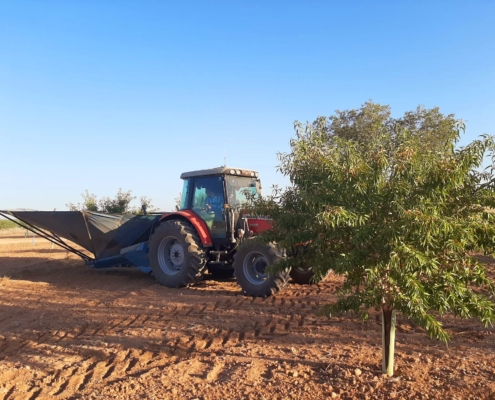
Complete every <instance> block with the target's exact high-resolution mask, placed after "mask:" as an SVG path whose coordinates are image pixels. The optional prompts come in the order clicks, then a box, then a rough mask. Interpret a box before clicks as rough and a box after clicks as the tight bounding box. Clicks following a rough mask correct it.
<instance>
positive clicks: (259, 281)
mask: <svg viewBox="0 0 495 400" xmlns="http://www.w3.org/2000/svg"><path fill="white" fill-rule="evenodd" d="M282 258H283V257H282V254H281V253H280V251H279V250H278V249H277V248H276V247H275V245H273V244H272V243H270V244H262V243H259V242H256V241H250V240H248V241H246V242H244V243H243V244H242V245H241V246H240V247H239V248H238V250H237V253H236V255H235V260H234V264H233V266H234V272H235V276H236V279H237V283H238V284H239V286H240V287H241V289H242V293H244V294H245V295H246V296H253V297H267V296H270V295H272V294H275V293H277V292H279V291H280V290H281V289H282V288H283V287H284V286H285V285H286V284H287V282H288V280H289V272H288V271H283V272H277V273H275V274H268V273H267V271H266V267H268V266H270V265H273V264H275V263H276V262H277V261H279V260H281V259H282Z"/></svg>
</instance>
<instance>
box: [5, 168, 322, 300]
mask: <svg viewBox="0 0 495 400" xmlns="http://www.w3.org/2000/svg"><path fill="white" fill-rule="evenodd" d="M181 179H183V180H184V183H183V190H182V198H181V202H180V207H179V211H175V212H166V213H163V214H162V213H160V214H156V213H152V214H149V215H115V214H102V213H96V212H90V211H50V212H48V211H12V210H11V211H0V215H1V216H3V217H5V218H7V219H9V220H11V221H14V222H16V223H19V224H21V225H22V226H23V227H25V228H26V229H29V230H31V231H32V232H34V233H37V234H38V235H40V236H43V237H45V238H46V239H48V240H51V241H53V242H55V243H56V244H58V245H59V246H61V247H63V248H65V249H66V250H68V251H71V252H73V253H75V254H77V255H78V256H79V257H81V258H82V259H83V260H84V261H85V262H86V264H87V265H89V266H91V267H93V268H109V267H115V266H135V267H138V268H139V269H140V270H142V271H143V272H152V273H153V275H154V276H155V278H156V279H157V281H158V282H159V283H160V284H162V285H165V286H168V287H173V288H180V287H185V286H189V285H191V284H195V283H198V282H199V281H201V279H202V278H203V275H204V273H205V272H206V270H208V271H209V272H210V273H211V274H213V276H217V277H227V276H229V275H230V276H231V275H232V274H235V277H236V279H237V283H238V284H239V286H240V287H241V289H242V292H243V293H244V294H245V295H248V296H259V297H266V296H269V295H272V294H275V293H277V292H278V291H279V290H281V289H282V288H283V287H284V286H285V285H286V283H287V282H288V280H289V277H290V276H292V278H293V279H294V280H295V281H296V282H298V283H309V280H310V278H311V276H312V271H311V270H309V269H305V268H303V267H297V268H293V269H292V270H291V271H284V272H278V273H275V274H268V273H267V272H266V267H267V266H269V265H271V264H273V263H275V262H277V260H279V259H280V258H281V257H283V251H281V250H280V249H277V248H276V247H275V246H274V245H273V244H262V243H260V242H258V241H254V240H251V239H252V238H254V237H255V236H256V235H257V234H258V233H260V232H261V231H263V230H266V229H270V228H271V226H272V221H271V220H269V219H263V218H253V217H250V216H249V215H246V214H244V213H243V205H245V204H246V203H247V202H249V200H250V199H251V198H252V197H256V196H259V195H260V193H261V192H260V190H261V185H260V180H259V178H258V173H257V172H256V171H252V170H247V169H240V168H231V167H219V168H212V169H206V170H200V171H192V172H185V173H183V174H182V175H181ZM64 239H66V240H69V241H70V242H73V243H75V244H77V245H79V246H80V247H82V248H83V249H85V250H87V252H89V253H91V254H92V255H93V256H89V255H88V254H87V252H84V251H81V250H79V249H77V248H76V247H75V246H73V245H72V244H71V243H68V242H66V241H65V240H64Z"/></svg>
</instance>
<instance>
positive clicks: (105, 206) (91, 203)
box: [66, 189, 155, 214]
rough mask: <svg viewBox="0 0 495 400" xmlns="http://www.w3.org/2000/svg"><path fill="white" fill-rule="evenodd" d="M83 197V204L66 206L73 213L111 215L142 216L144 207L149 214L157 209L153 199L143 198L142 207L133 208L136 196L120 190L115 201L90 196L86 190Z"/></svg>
mask: <svg viewBox="0 0 495 400" xmlns="http://www.w3.org/2000/svg"><path fill="white" fill-rule="evenodd" d="M81 196H82V197H83V202H82V204H81V203H78V204H77V205H75V204H73V203H68V204H66V206H67V207H68V208H69V210H71V211H82V210H84V211H93V212H102V213H109V214H141V213H142V212H143V211H142V210H143V206H145V207H146V210H147V212H153V211H155V209H154V208H153V205H152V204H151V202H152V199H150V198H148V197H146V196H142V197H141V198H140V203H141V207H139V208H134V207H131V202H132V201H133V200H135V199H136V197H135V196H132V191H131V190H128V191H127V192H123V191H122V189H119V191H118V192H117V194H116V195H115V197H114V198H113V199H111V198H110V197H102V198H101V199H100V200H98V198H97V197H96V195H95V194H90V193H89V192H88V190H85V191H84V193H82V195H81Z"/></svg>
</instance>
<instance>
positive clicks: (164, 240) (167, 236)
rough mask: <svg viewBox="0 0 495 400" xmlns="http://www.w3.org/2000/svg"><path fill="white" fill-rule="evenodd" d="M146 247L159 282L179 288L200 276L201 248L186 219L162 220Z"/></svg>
mask: <svg viewBox="0 0 495 400" xmlns="http://www.w3.org/2000/svg"><path fill="white" fill-rule="evenodd" d="M149 247H150V254H149V257H150V264H151V269H152V271H153V275H154V276H155V278H156V280H157V281H158V282H159V283H160V284H161V285H164V286H167V287H171V288H180V287H185V286H189V285H191V284H194V283H197V282H199V281H201V279H203V274H204V270H205V265H206V257H205V252H204V250H203V246H202V244H201V240H200V239H199V236H198V234H197V232H196V230H195V229H194V228H193V227H192V225H191V224H189V223H188V222H185V221H181V220H175V221H166V222H163V223H162V224H161V225H160V226H159V227H158V228H157V229H156V230H155V233H153V236H152V237H151V240H150V246H149Z"/></svg>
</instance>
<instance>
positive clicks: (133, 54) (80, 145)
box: [0, 0, 495, 210]
mask: <svg viewBox="0 0 495 400" xmlns="http://www.w3.org/2000/svg"><path fill="white" fill-rule="evenodd" d="M494 20H495V2H493V1H471V2H468V1H462V2H461V1H434V2H433V1H415V2H412V1H410V2H392V1H390V2H384V1H382V2H380V1H373V2H370V1H347V2H346V1H333V2H332V1H314V0H313V1H311V0H310V1H304V2H303V1H298V2H296V1H283V2H282V1H280V2H278V1H257V0H255V1H208V2H205V1H196V2H188V1H180V2H165V1H137V0H136V1H117V0H114V1H103V0H101V1H96V0H89V1H75V0H74V1H70V0H68V1H62V0H58V1H49V0H46V1H30V2H26V1H22V0H11V1H9V0H4V1H2V2H1V3H0V149H1V151H0V160H1V167H0V178H1V184H0V209H6V208H32V209H40V210H52V209H53V208H57V209H58V210H65V209H66V207H65V204H66V203H68V202H73V203H77V202H80V201H81V196H80V194H81V193H82V192H83V191H84V190H85V189H88V190H89V191H90V192H92V193H95V194H96V195H98V197H101V196H110V197H113V196H114V195H115V194H116V193H117V191H118V189H119V188H122V189H123V190H129V189H130V190H132V191H133V194H134V195H136V196H138V197H139V196H143V195H146V196H148V197H151V198H152V199H153V204H154V205H155V206H156V207H158V208H159V209H161V210H170V209H171V208H172V207H173V204H174V201H173V199H174V197H176V196H177V195H178V193H179V192H180V190H181V187H182V182H181V181H180V179H179V175H180V173H181V172H183V171H189V170H195V169H203V168H210V167H215V166H219V165H221V164H223V158H224V151H226V155H227V164H228V165H233V166H238V167H244V168H251V169H255V170H258V171H259V172H260V176H261V178H262V182H263V187H264V192H265V194H266V193H267V192H269V190H270V186H271V185H273V184H279V185H282V186H284V185H286V184H288V180H287V179H286V178H284V177H283V176H281V175H280V174H278V173H277V172H276V166H277V165H278V160H277V157H276V153H277V152H283V151H287V150H288V149H289V147H288V143H289V140H290V139H291V137H293V129H292V126H293V122H294V120H300V121H307V120H310V121H312V120H314V119H315V118H316V117H317V116H319V115H327V116H328V115H331V114H332V113H333V111H334V110H336V109H349V108H358V107H360V106H361V105H362V104H363V103H364V102H365V101H367V100H369V99H372V100H373V101H375V102H378V103H382V104H389V105H390V106H391V107H392V111H393V114H394V115H396V116H400V115H401V114H402V113H403V112H404V111H407V110H412V109H414V108H416V106H417V105H419V104H422V105H424V106H425V107H434V106H439V107H440V109H441V110H442V111H443V112H444V113H446V114H449V113H455V114H456V115H457V116H458V117H459V118H462V119H464V120H467V121H468V122H467V132H466V135H465V136H464V138H463V143H467V142H469V141H471V140H473V139H475V138H476V137H477V136H478V135H480V134H482V133H489V134H495V51H494V48H495V23H494V22H493V21H494Z"/></svg>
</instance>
